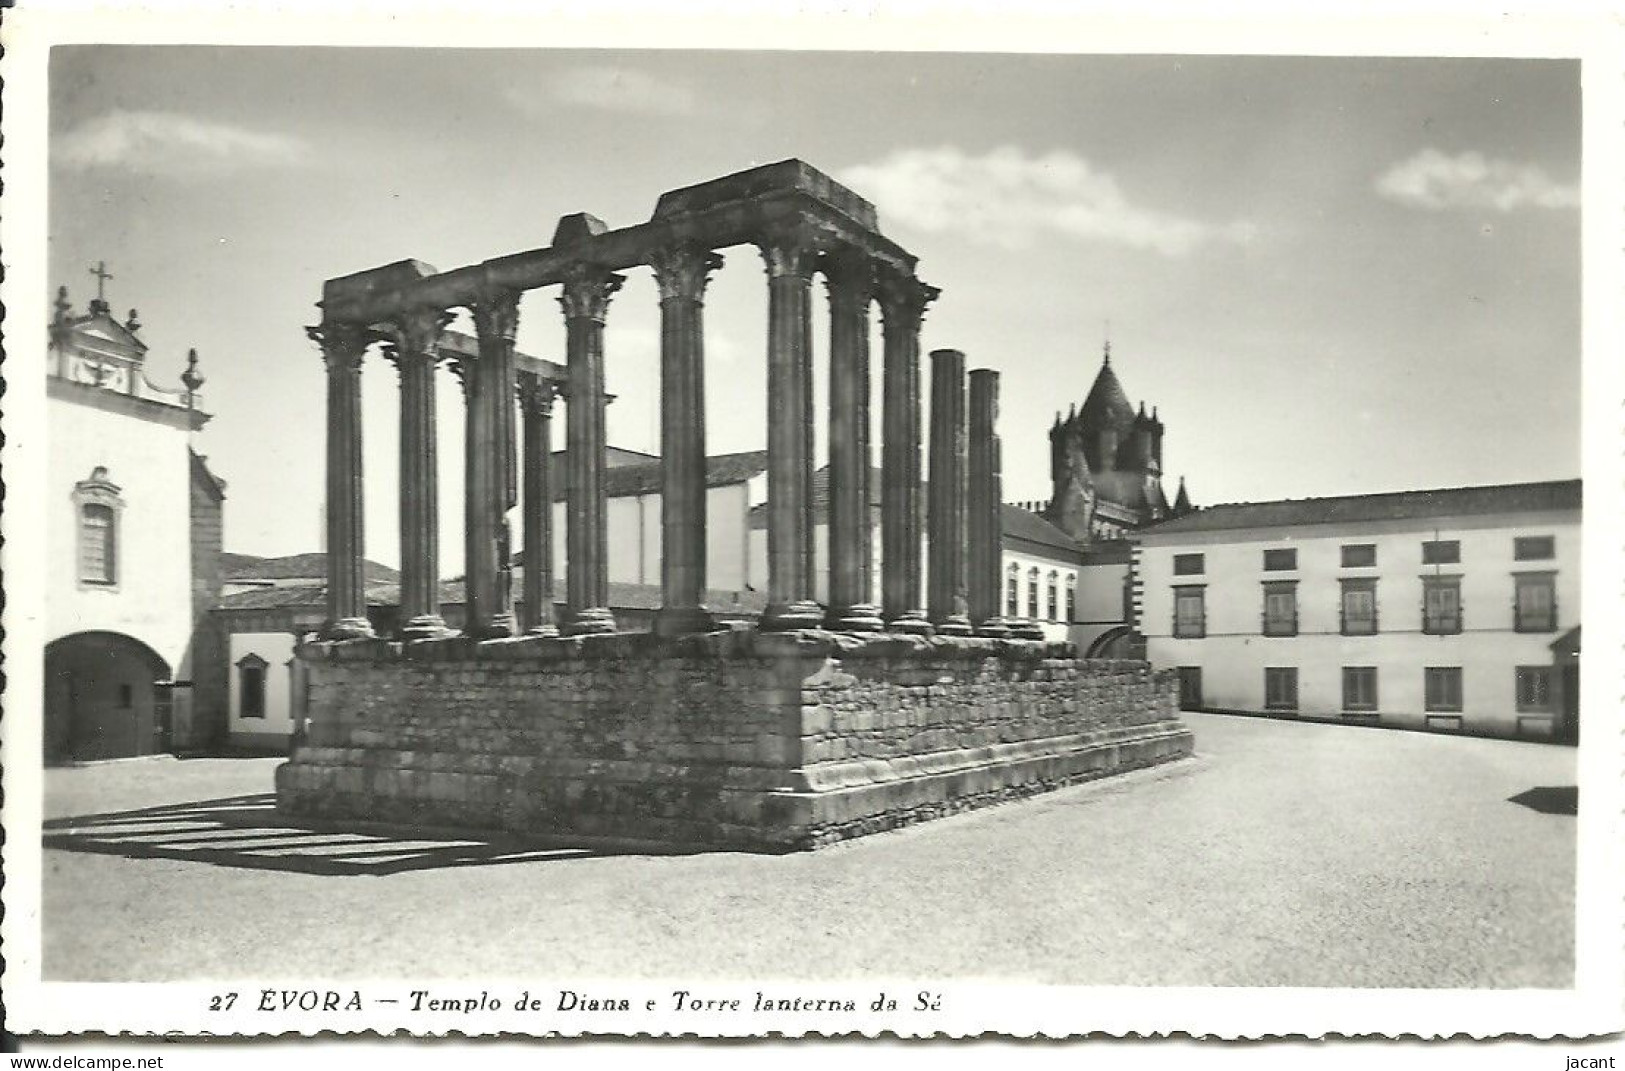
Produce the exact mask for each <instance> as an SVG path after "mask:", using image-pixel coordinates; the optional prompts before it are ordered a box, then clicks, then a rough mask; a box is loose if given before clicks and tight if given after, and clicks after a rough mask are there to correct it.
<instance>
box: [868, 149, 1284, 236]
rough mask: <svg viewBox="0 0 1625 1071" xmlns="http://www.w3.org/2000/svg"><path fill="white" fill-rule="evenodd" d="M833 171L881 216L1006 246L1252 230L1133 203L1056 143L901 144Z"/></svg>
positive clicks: (1239, 233)
mask: <svg viewBox="0 0 1625 1071" xmlns="http://www.w3.org/2000/svg"><path fill="white" fill-rule="evenodd" d="M841 180H842V181H843V182H846V183H847V184H849V185H851V186H852V188H853V189H855V190H857V191H858V192H859V193H861V194H862V195H863V196H864V197H867V198H868V199H869V200H871V201H873V202H875V204H876V205H877V206H878V207H879V209H880V212H881V216H882V218H883V219H896V220H900V221H901V222H903V223H906V224H908V225H909V226H912V227H917V228H919V229H920V230H924V231H929V232H933V233H937V232H945V231H953V232H955V233H957V234H961V235H964V236H966V237H968V238H970V239H972V240H974V241H979V242H985V243H988V244H991V245H1000V246H1004V247H1006V248H1012V249H1016V248H1022V247H1025V246H1029V245H1031V244H1032V243H1033V242H1034V241H1035V240H1037V239H1040V238H1048V237H1052V236H1055V235H1064V236H1067V237H1071V238H1076V239H1081V240H1084V241H1100V242H1112V243H1116V244H1118V245H1126V246H1130V247H1132V248H1135V249H1146V250H1150V251H1152V252H1156V253H1160V254H1162V255H1163V256H1168V257H1182V256H1186V255H1187V254H1189V253H1191V252H1192V251H1193V250H1195V249H1196V248H1198V247H1199V246H1201V245H1204V244H1206V243H1208V242H1212V241H1216V240H1218V241H1232V242H1246V241H1249V240H1251V239H1252V237H1253V236H1254V228H1253V227H1252V225H1251V224H1248V223H1244V222H1236V223H1229V224H1223V225H1214V224H1209V223H1204V222H1201V221H1199V220H1194V219H1188V218H1186V217H1183V216H1177V215H1173V214H1170V213H1167V212H1160V211H1158V210H1156V209H1153V208H1146V207H1142V206H1140V205H1136V204H1134V203H1132V202H1131V201H1130V200H1129V198H1128V196H1127V195H1126V194H1124V193H1123V190H1122V188H1121V187H1120V186H1119V185H1118V183H1117V180H1116V179H1115V178H1113V177H1112V176H1111V175H1109V174H1107V173H1105V172H1103V171H1100V170H1097V169H1096V168H1095V167H1094V166H1093V165H1091V164H1090V163H1089V161H1087V160H1085V159H1083V158H1082V157H1080V156H1077V155H1075V154H1073V153H1070V152H1065V151H1060V150H1057V151H1055V152H1051V153H1048V154H1046V155H1044V156H1028V155H1026V154H1025V153H1024V152H1022V151H1021V150H1020V149H1016V148H1011V147H1008V146H1006V147H1004V148H998V149H994V150H992V151H991V152H988V153H986V154H985V155H982V156H970V155H967V154H966V153H964V152H963V151H961V150H959V149H956V148H952V147H947V146H944V147H942V148H936V149H901V150H898V151H896V152H894V153H892V154H891V155H890V156H888V157H886V158H885V159H884V160H881V161H880V162H878V163H873V164H864V165H861V166H858V167H853V168H849V169H847V170H846V171H845V172H843V173H842V175H841Z"/></svg>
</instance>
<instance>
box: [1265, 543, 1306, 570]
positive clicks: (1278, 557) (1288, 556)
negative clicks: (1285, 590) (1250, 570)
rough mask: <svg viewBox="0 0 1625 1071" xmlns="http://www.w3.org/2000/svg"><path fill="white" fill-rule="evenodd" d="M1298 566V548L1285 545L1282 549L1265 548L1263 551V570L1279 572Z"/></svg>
mask: <svg viewBox="0 0 1625 1071" xmlns="http://www.w3.org/2000/svg"><path fill="white" fill-rule="evenodd" d="M1297 567H1298V549H1297V548H1296V547H1286V548H1285V549H1282V550H1266V551H1265V552H1264V571H1265V572H1268V573H1274V572H1280V571H1282V570H1286V569H1296V568H1297Z"/></svg>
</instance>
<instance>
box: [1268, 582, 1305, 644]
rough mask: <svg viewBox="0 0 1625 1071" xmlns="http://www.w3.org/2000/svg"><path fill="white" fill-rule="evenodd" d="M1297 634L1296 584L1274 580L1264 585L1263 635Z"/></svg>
mask: <svg viewBox="0 0 1625 1071" xmlns="http://www.w3.org/2000/svg"><path fill="white" fill-rule="evenodd" d="M1297 634H1298V582H1297V581H1296V580H1276V581H1269V582H1266V583H1265V584H1264V635H1266V636H1296V635H1297Z"/></svg>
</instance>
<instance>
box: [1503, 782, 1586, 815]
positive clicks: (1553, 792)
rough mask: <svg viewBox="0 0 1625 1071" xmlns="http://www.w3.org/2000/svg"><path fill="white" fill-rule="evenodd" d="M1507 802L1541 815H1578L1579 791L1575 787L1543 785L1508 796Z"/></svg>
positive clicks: (1577, 787)
mask: <svg viewBox="0 0 1625 1071" xmlns="http://www.w3.org/2000/svg"><path fill="white" fill-rule="evenodd" d="M1507 802H1508V803H1517V804H1521V805H1522V806H1524V807H1528V808H1529V809H1530V810H1531V811H1538V812H1540V813H1541V814H1578V813H1579V811H1580V789H1579V786H1577V785H1545V786H1542V787H1540V788H1531V789H1527V790H1525V791H1523V792H1520V793H1518V794H1517V795H1516V796H1510V797H1508V798H1507Z"/></svg>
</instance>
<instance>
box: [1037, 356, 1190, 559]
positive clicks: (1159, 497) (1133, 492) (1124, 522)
mask: <svg viewBox="0 0 1625 1071" xmlns="http://www.w3.org/2000/svg"><path fill="white" fill-rule="evenodd" d="M1162 436H1163V423H1162V420H1161V418H1160V417H1159V416H1158V415H1157V411H1156V409H1155V408H1152V410H1151V411H1150V413H1147V412H1146V406H1145V404H1144V403H1143V402H1142V403H1141V404H1140V406H1139V407H1138V409H1136V407H1135V406H1134V405H1133V404H1132V403H1131V402H1130V401H1129V397H1128V393H1127V392H1126V391H1124V389H1123V384H1122V382H1121V381H1120V380H1119V379H1118V377H1117V372H1116V370H1115V369H1114V368H1113V367H1112V351H1111V343H1110V342H1108V343H1106V344H1105V347H1104V350H1103V354H1102V358H1101V363H1100V370H1099V372H1097V373H1096V375H1095V381H1094V384H1093V385H1092V386H1091V387H1090V388H1089V393H1088V395H1087V396H1086V397H1085V398H1084V401H1083V404H1082V405H1081V406H1079V407H1077V409H1076V410H1074V411H1072V412H1071V413H1069V414H1068V416H1067V417H1065V418H1064V419H1063V418H1061V417H1060V416H1059V415H1057V417H1056V422H1055V424H1054V425H1053V426H1052V427H1051V429H1050V458H1051V461H1050V478H1051V483H1052V488H1053V490H1052V494H1051V499H1050V508H1049V510H1048V512H1047V513H1046V516H1047V517H1048V519H1049V520H1050V521H1051V522H1052V523H1054V524H1056V525H1058V526H1059V527H1061V528H1062V529H1064V530H1065V531H1066V532H1068V533H1069V534H1070V535H1072V537H1073V538H1075V539H1079V540H1082V541H1084V542H1094V541H1098V540H1110V539H1121V538H1123V537H1125V536H1127V535H1128V534H1129V533H1131V532H1134V531H1136V530H1138V529H1140V528H1142V527H1145V526H1146V525H1148V524H1153V523H1155V522H1157V521H1159V520H1162V519H1163V518H1165V517H1167V516H1168V515H1169V513H1170V507H1169V504H1168V499H1167V497H1166V496H1165V495H1164V493H1163V490H1162V471H1163V468H1162ZM1186 501H1187V503H1188V501H1189V500H1188V498H1187V500H1186ZM1085 503H1087V506H1086V507H1085Z"/></svg>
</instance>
